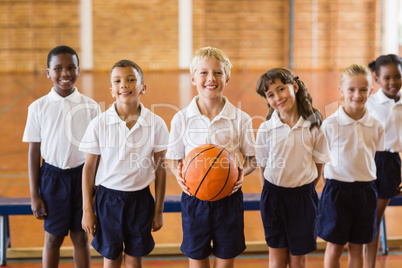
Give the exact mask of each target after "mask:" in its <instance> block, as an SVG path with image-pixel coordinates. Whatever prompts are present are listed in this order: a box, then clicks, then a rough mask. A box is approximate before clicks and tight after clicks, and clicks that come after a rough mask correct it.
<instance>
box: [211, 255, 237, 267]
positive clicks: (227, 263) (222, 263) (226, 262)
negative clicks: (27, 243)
mask: <svg viewBox="0 0 402 268" xmlns="http://www.w3.org/2000/svg"><path fill="white" fill-rule="evenodd" d="M234 262H235V258H233V259H221V258H217V257H215V261H214V268H233V267H234Z"/></svg>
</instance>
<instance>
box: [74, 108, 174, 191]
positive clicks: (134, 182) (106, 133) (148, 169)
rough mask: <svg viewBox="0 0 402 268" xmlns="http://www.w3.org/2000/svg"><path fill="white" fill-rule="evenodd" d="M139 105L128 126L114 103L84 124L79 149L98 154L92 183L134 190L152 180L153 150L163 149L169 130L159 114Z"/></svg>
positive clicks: (111, 187)
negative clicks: (130, 126)
mask: <svg viewBox="0 0 402 268" xmlns="http://www.w3.org/2000/svg"><path fill="white" fill-rule="evenodd" d="M140 106H141V114H140V117H139V118H138V120H137V122H136V123H135V125H134V126H133V127H132V128H131V129H130V130H129V129H128V128H127V126H126V122H125V121H123V120H121V118H120V117H119V115H118V114H117V112H116V108H115V103H113V105H112V106H111V107H110V108H109V109H108V110H107V111H106V112H104V113H102V114H101V115H99V116H98V117H96V118H95V119H94V120H92V122H91V123H90V125H89V126H88V129H87V131H86V132H85V136H84V138H83V140H82V143H81V145H80V150H81V151H83V152H86V153H90V154H94V155H100V162H99V167H98V171H97V173H96V178H95V185H102V186H104V187H106V188H109V189H114V190H119V191H138V190H141V189H144V188H145V187H147V186H148V185H149V184H151V182H153V181H154V180H155V172H154V171H155V168H154V160H153V154H154V153H157V152H160V151H163V150H165V149H166V147H167V142H168V139H169V132H168V129H167V126H166V124H165V122H164V121H163V120H162V118H160V117H159V116H157V115H156V114H154V113H152V112H151V111H150V110H148V109H147V108H145V107H144V105H142V103H140Z"/></svg>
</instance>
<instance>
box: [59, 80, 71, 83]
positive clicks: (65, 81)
mask: <svg viewBox="0 0 402 268" xmlns="http://www.w3.org/2000/svg"><path fill="white" fill-rule="evenodd" d="M61 82H62V83H69V82H70V80H61Z"/></svg>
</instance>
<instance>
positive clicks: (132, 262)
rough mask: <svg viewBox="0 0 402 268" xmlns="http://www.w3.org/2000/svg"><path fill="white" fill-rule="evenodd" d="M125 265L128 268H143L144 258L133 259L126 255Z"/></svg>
mask: <svg viewBox="0 0 402 268" xmlns="http://www.w3.org/2000/svg"><path fill="white" fill-rule="evenodd" d="M124 265H125V266H126V268H141V267H142V257H133V256H130V255H127V254H125V255H124Z"/></svg>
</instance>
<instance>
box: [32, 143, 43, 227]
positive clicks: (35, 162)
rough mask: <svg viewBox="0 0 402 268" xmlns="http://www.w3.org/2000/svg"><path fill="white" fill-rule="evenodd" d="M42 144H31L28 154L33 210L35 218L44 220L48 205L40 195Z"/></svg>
mask: <svg viewBox="0 0 402 268" xmlns="http://www.w3.org/2000/svg"><path fill="white" fill-rule="evenodd" d="M39 172H40V142H30V143H29V152H28V173H29V186H30V187H29V188H30V193H31V209H32V212H33V214H34V216H35V218H37V219H39V220H43V219H44V217H45V216H46V215H47V212H46V205H45V202H43V200H42V198H41V197H40V195H39Z"/></svg>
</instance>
